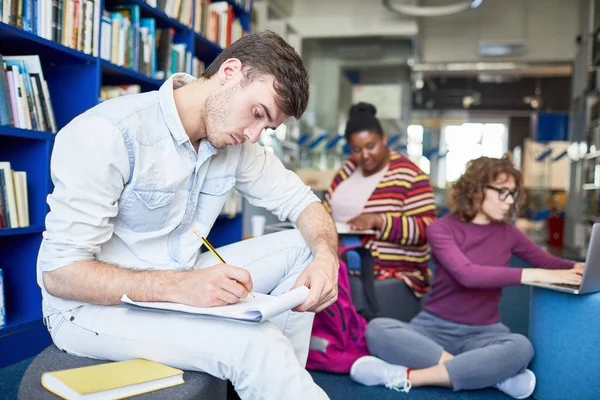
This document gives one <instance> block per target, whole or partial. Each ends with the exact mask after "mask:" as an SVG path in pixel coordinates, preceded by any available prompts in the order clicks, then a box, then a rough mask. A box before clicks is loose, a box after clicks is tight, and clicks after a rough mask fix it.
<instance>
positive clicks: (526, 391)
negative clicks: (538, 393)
mask: <svg viewBox="0 0 600 400" xmlns="http://www.w3.org/2000/svg"><path fill="white" fill-rule="evenodd" d="M494 387H495V388H496V389H498V390H500V391H501V392H504V393H506V394H507V395H509V396H511V397H513V398H515V399H526V398H527V397H529V396H531V394H532V393H533V391H534V390H535V374H534V373H533V372H532V371H530V370H528V369H526V370H524V371H523V372H520V373H518V374H517V375H515V376H511V377H510V378H508V379H506V380H504V381H502V382H500V383H497V384H495V385H494Z"/></svg>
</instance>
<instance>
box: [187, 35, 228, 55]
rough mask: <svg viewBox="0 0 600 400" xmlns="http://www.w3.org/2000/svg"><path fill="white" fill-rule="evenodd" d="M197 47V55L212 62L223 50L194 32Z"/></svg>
mask: <svg viewBox="0 0 600 400" xmlns="http://www.w3.org/2000/svg"><path fill="white" fill-rule="evenodd" d="M194 40H195V42H196V43H195V45H196V55H197V56H199V57H200V58H202V59H204V60H207V61H208V62H212V61H213V60H214V59H215V58H217V56H218V55H219V53H220V52H221V51H223V49H222V48H221V46H219V45H218V44H216V43H213V42H211V41H210V40H208V39H207V38H206V37H204V36H203V35H201V34H199V33H198V32H194Z"/></svg>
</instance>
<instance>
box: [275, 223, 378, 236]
mask: <svg viewBox="0 0 600 400" xmlns="http://www.w3.org/2000/svg"><path fill="white" fill-rule="evenodd" d="M335 228H336V230H337V233H338V234H339V235H375V234H377V232H375V231H374V230H372V229H366V230H361V231H360V230H353V229H350V227H349V226H348V224H345V223H343V222H336V223H335ZM265 229H266V230H270V231H284V230H287V229H296V225H294V224H293V223H291V222H289V221H286V222H278V223H276V224H270V225H266V226H265Z"/></svg>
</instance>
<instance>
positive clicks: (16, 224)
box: [0, 161, 29, 228]
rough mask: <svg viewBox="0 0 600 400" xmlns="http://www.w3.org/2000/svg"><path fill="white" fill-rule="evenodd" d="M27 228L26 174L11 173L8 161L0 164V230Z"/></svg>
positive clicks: (22, 172)
mask: <svg viewBox="0 0 600 400" xmlns="http://www.w3.org/2000/svg"><path fill="white" fill-rule="evenodd" d="M27 226H29V204H28V191H27V172H25V171H13V170H12V169H11V165H10V163H9V162H8V161H3V162H0V228H25V227H27Z"/></svg>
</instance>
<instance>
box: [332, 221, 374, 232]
mask: <svg viewBox="0 0 600 400" xmlns="http://www.w3.org/2000/svg"><path fill="white" fill-rule="evenodd" d="M335 229H336V230H337V233H338V234H340V235H375V234H376V232H375V231H374V230H372V229H365V230H362V231H358V230H352V229H350V226H348V224H345V223H343V222H336V223H335Z"/></svg>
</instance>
